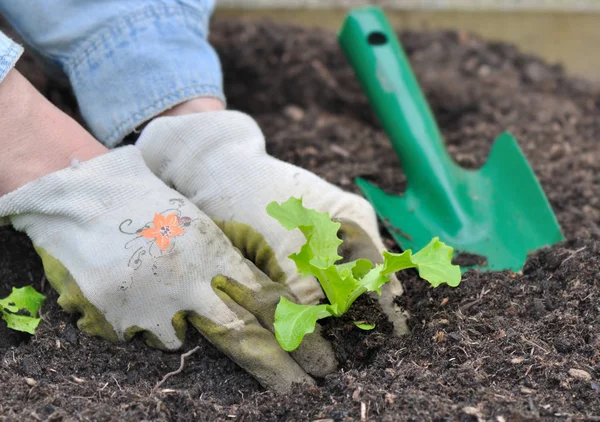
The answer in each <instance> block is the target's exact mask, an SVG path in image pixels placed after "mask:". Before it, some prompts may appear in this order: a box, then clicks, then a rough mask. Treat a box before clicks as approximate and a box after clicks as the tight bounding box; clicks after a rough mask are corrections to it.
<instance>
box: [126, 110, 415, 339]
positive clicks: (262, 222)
mask: <svg viewBox="0 0 600 422" xmlns="http://www.w3.org/2000/svg"><path fill="white" fill-rule="evenodd" d="M137 146H138V147H139V148H140V149H141V151H142V155H143V157H144V160H145V161H146V163H147V164H148V166H149V167H150V169H151V170H153V171H154V172H155V173H156V174H157V175H158V176H159V177H160V178H161V179H162V180H163V181H165V182H166V183H167V184H170V185H171V186H173V187H174V188H175V189H176V190H178V191H179V192H181V193H182V194H183V195H185V196H186V197H188V198H189V199H190V200H191V201H192V202H193V203H194V204H196V205H197V206H198V207H199V208H200V209H202V210H203V211H204V212H205V213H207V214H208V215H209V216H210V217H212V218H213V219H214V220H215V221H224V222H227V223H228V224H233V223H232V222H238V223H243V224H246V225H248V226H250V227H252V228H253V229H254V230H255V231H256V232H257V233H260V234H261V235H262V236H263V237H264V239H265V240H266V242H267V244H269V245H270V246H271V247H272V248H273V250H274V253H275V257H276V261H277V263H278V264H279V266H278V268H281V269H282V270H283V273H284V274H283V278H284V279H285V283H286V284H287V285H288V286H289V287H290V288H291V290H292V292H293V293H294V294H295V295H296V296H297V297H298V299H299V300H300V302H301V303H304V304H314V303H316V302H318V301H319V299H321V298H322V297H323V292H322V290H321V288H320V286H319V285H318V282H317V281H316V279H315V278H313V277H306V278H302V277H301V276H300V275H299V274H297V270H296V267H295V264H294V262H293V261H292V260H291V259H288V256H289V255H290V254H292V253H294V252H297V251H299V250H300V248H301V246H302V245H303V244H304V243H305V239H304V237H303V235H302V234H301V233H300V231H299V230H296V231H293V232H288V231H287V230H286V229H284V228H283V227H281V225H280V224H279V223H278V222H277V221H275V220H274V219H272V218H271V217H270V216H268V215H267V213H266V207H267V205H268V204H269V203H270V202H272V201H277V202H283V201H285V200H287V199H288V198H289V197H291V196H294V197H301V198H302V199H303V203H304V205H305V206H306V207H307V208H314V209H316V210H318V211H320V212H328V213H329V214H330V216H331V218H332V219H333V220H336V221H338V222H340V223H341V229H340V237H341V238H342V239H343V240H344V243H343V247H344V250H342V251H341V253H340V255H342V256H343V257H344V258H345V259H347V260H354V259H358V258H368V259H370V260H372V261H374V262H381V261H382V256H381V252H382V251H383V250H384V245H383V243H382V241H381V238H380V236H379V231H378V226H377V219H376V216H375V212H374V210H373V208H372V207H371V205H370V204H369V203H368V202H367V201H366V200H365V199H363V198H361V197H359V196H357V195H354V194H352V193H348V192H345V191H343V190H342V189H340V188H338V187H337V186H334V185H332V184H330V183H328V182H326V181H325V180H323V179H321V178H319V177H318V176H316V175H315V174H313V173H310V172H308V171H306V170H304V169H302V168H299V167H296V166H294V165H291V164H289V163H286V162H283V161H280V160H277V159H275V158H273V157H271V156H269V155H268V154H267V153H266V150H265V139H264V136H263V134H262V132H261V130H260V128H259V127H258V125H257V124H256V122H255V121H254V120H253V119H252V118H251V117H250V116H248V115H246V114H243V113H240V112H236V111H214V112H205V113H198V114H191V115H184V116H177V117H162V118H157V119H155V120H154V121H152V122H151V123H150V124H149V125H148V126H147V127H146V128H145V129H144V131H143V132H142V134H141V136H140V138H139V139H138V141H137ZM234 232H235V231H234ZM226 233H227V231H226ZM243 237H244V236H243V234H238V236H237V241H238V243H243V242H246V243H247V244H249V245H251V244H252V241H251V240H249V239H244V238H243ZM235 243H236V240H234V244H235ZM245 252H246V253H248V252H249V253H250V255H253V254H252V250H251V248H246V249H245ZM261 270H263V271H265V272H266V273H267V274H268V275H270V276H271V278H275V277H276V275H275V274H274V271H273V270H272V269H269V268H265V267H264V266H261ZM382 290H383V295H382V296H381V297H379V300H380V303H381V305H382V308H383V310H384V311H385V312H386V314H387V315H388V316H389V317H390V319H391V320H392V322H394V327H395V329H396V332H397V333H405V332H406V331H407V328H406V322H405V316H404V314H403V313H401V312H400V310H399V309H397V308H396V307H395V306H394V303H393V299H394V296H395V295H399V294H401V293H402V289H401V286H400V283H399V282H398V280H396V279H394V280H392V282H390V283H387V284H386V285H385V286H384V288H383V289H382Z"/></svg>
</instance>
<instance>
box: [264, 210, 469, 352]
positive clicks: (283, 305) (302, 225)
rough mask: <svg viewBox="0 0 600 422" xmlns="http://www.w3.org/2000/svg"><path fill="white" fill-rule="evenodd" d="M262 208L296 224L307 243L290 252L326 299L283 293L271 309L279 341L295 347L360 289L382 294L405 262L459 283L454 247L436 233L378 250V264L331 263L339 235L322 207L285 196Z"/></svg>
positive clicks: (430, 277) (437, 279) (434, 278)
mask: <svg viewBox="0 0 600 422" xmlns="http://www.w3.org/2000/svg"><path fill="white" fill-rule="evenodd" d="M267 213H268V214H269V215H270V216H271V217H273V218H275V219H276V220H277V221H279V223H280V224H281V225H282V226H283V227H285V228H286V229H288V230H293V229H300V231H301V232H302V234H304V237H306V243H305V244H304V246H302V248H301V249H300V251H299V252H297V253H294V254H292V255H290V256H289V258H290V259H292V260H293V261H294V262H295V263H296V268H297V269H298V273H299V274H301V275H302V276H303V277H306V276H310V275H312V276H314V277H315V278H316V279H317V280H318V281H319V284H320V285H321V287H322V288H323V291H324V292H325V295H326V296H327V299H328V301H329V304H321V305H298V304H296V303H293V302H290V301H289V300H287V299H285V298H284V297H282V298H281V299H280V301H279V304H278V305H277V308H276V310H275V324H274V325H275V337H276V338H277V341H278V342H279V344H280V345H281V347H282V348H283V349H284V350H286V351H288V352H290V351H292V350H295V349H296V348H297V347H298V346H299V345H300V343H301V342H302V339H303V338H304V336H305V335H306V334H309V333H312V332H313V331H314V330H315V325H316V323H317V321H318V320H319V319H322V318H327V317H331V316H334V317H339V316H341V315H343V314H344V313H345V312H346V311H348V309H349V308H350V306H351V305H352V303H354V301H355V300H356V299H357V298H358V297H360V295H362V294H363V293H365V292H373V291H374V292H377V293H378V294H380V295H381V286H383V285H384V284H385V283H387V282H388V281H390V279H391V278H390V276H391V275H392V274H393V273H395V272H397V271H401V270H404V269H407V268H416V269H417V271H418V272H419V276H420V277H421V278H423V279H425V280H427V281H429V283H431V285H432V286H434V287H437V286H439V285H440V284H442V283H446V284H448V285H450V286H452V287H456V286H458V284H459V283H460V280H461V272H460V267H459V266H457V265H452V263H451V261H452V252H453V249H452V248H451V247H449V246H447V245H445V244H444V243H443V242H440V240H439V239H438V238H437V237H436V238H434V239H433V240H432V241H431V242H430V243H429V244H428V245H427V246H425V247H424V248H423V249H421V250H420V251H419V252H417V253H415V254H413V253H412V252H411V251H410V250H406V251H404V252H403V253H401V254H395V253H390V252H387V251H385V252H383V264H377V265H373V263H372V262H371V261H369V260H368V259H358V260H356V261H351V262H345V263H342V264H336V262H338V261H340V260H341V259H342V257H341V256H339V255H338V247H339V246H340V245H341V244H342V240H341V239H340V238H338V236H337V233H338V230H339V228H340V223H335V222H333V221H332V220H331V218H330V217H329V215H328V214H327V213H320V212H317V211H315V210H312V209H307V208H304V206H303V205H302V200H301V199H298V198H290V199H288V200H287V201H285V202H283V203H281V204H279V203H277V202H272V203H270V204H269V205H268V206H267ZM355 325H356V326H357V327H359V328H361V329H365V330H370V329H373V328H375V326H374V325H371V324H368V323H366V322H365V321H357V322H355Z"/></svg>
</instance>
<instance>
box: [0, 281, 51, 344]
mask: <svg viewBox="0 0 600 422" xmlns="http://www.w3.org/2000/svg"><path fill="white" fill-rule="evenodd" d="M45 299H46V297H45V296H44V295H43V294H41V293H38V292H37V291H36V290H35V289H34V288H33V287H31V286H26V287H22V288H19V289H18V288H16V287H13V289H12V293H11V294H10V295H9V296H8V297H6V298H4V299H0V314H1V316H2V319H3V320H4V321H6V325H7V326H8V328H10V329H13V330H16V331H24V332H26V333H29V334H35V330H36V329H37V326H38V325H39V323H40V318H36V315H37V312H38V310H39V309H40V306H42V303H43V302H44V300H45Z"/></svg>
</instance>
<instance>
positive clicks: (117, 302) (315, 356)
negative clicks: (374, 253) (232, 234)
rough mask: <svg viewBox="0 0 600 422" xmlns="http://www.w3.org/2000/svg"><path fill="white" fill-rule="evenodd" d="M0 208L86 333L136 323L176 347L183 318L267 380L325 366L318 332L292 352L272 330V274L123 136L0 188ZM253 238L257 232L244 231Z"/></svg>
mask: <svg viewBox="0 0 600 422" xmlns="http://www.w3.org/2000/svg"><path fill="white" fill-rule="evenodd" d="M0 216H9V217H10V220H11V222H12V224H13V226H14V227H15V228H16V229H17V230H20V231H24V232H26V233H27V234H28V235H29V237H30V238H31V240H32V241H33V243H34V245H35V247H36V250H37V251H38V253H39V255H40V257H41V258H42V261H43V264H44V270H45V273H46V276H47V278H48V280H49V281H50V283H51V284H52V286H53V287H54V288H55V289H56V290H57V291H58V293H59V295H60V297H59V299H58V303H59V304H60V306H61V307H62V308H63V309H65V310H66V311H67V312H77V313H80V314H81V315H82V316H81V318H80V319H79V321H78V326H79V328H80V329H81V330H83V331H84V332H86V333H88V334H91V335H96V336H100V337H103V338H106V339H108V340H111V341H115V342H116V341H126V340H129V339H131V338H132V337H133V336H134V335H135V334H136V333H142V335H143V336H144V337H145V339H146V342H147V343H148V344H149V345H150V346H153V347H158V348H161V349H168V350H174V349H177V348H179V347H180V346H181V345H182V344H183V341H184V337H185V331H186V326H187V322H188V321H189V322H190V323H191V324H192V325H193V326H194V327H196V328H197V329H198V330H199V331H200V332H201V333H202V334H203V335H204V336H205V337H206V338H207V339H208V340H209V341H210V342H211V343H213V344H214V345H215V346H216V347H217V348H219V349H220V350H221V351H223V352H224V353H225V354H226V355H228V356H229V357H230V358H231V359H232V360H234V361H235V362H236V363H238V364H239V365H240V366H241V367H242V368H244V369H246V370H247V371H248V372H250V373H251V374H252V375H253V376H254V377H255V378H256V379H257V380H258V381H259V382H261V383H262V384H263V385H265V386H267V387H271V388H273V389H276V390H277V391H288V390H289V389H290V387H291V385H292V383H293V382H308V383H312V382H313V380H312V378H311V377H310V376H309V375H308V373H310V374H312V375H315V376H323V375H325V374H327V373H329V372H331V371H333V370H335V367H336V362H335V358H334V355H333V352H332V350H331V347H330V345H329V343H327V342H326V341H325V340H324V339H323V338H322V337H321V336H320V335H319V334H318V333H314V334H313V335H312V336H310V339H309V341H308V344H307V345H306V347H304V348H303V349H298V350H297V351H296V352H295V353H293V354H288V353H286V352H284V351H283V350H282V349H281V348H280V347H279V344H278V343H277V341H276V340H275V337H274V335H273V334H272V331H273V314H274V311H275V307H276V305H277V303H278V301H279V298H280V296H285V297H288V298H289V299H290V300H292V301H297V299H296V298H295V296H294V295H293V294H292V293H291V292H290V291H289V289H287V288H286V287H285V286H284V285H283V284H279V283H276V282H274V281H272V280H270V279H269V278H268V277H267V276H266V275H265V274H263V273H262V272H260V271H259V270H258V269H257V268H256V267H255V266H254V265H253V264H252V263H251V262H250V261H248V260H247V259H245V258H244V257H243V256H242V255H241V254H240V252H239V251H238V250H237V249H235V248H234V247H232V245H231V242H230V241H229V239H228V238H227V237H226V236H225V235H224V234H223V232H222V231H221V230H220V229H219V228H218V227H217V226H216V225H215V224H214V223H213V221H212V220H211V219H210V218H209V217H208V216H206V215H205V214H204V213H202V212H201V211H200V210H199V209H198V208H197V207H196V206H195V205H193V204H192V203H191V202H190V201H188V200H187V199H186V198H184V197H182V196H181V194H179V193H178V192H175V191H173V190H172V189H170V188H169V187H167V186H166V185H165V184H164V183H163V182H161V181H160V180H159V179H158V178H157V177H156V176H155V175H153V174H152V173H151V171H150V170H149V169H148V168H147V167H146V165H145V163H144V162H143V160H142V157H141V154H140V152H139V150H138V149H137V148H135V147H133V146H130V147H124V148H120V149H117V150H114V151H112V152H109V153H106V154H104V155H101V156H99V157H97V158H94V159H92V160H89V161H86V162H83V163H79V164H75V165H74V166H71V167H69V168H66V169H63V170H60V171H57V172H54V173H51V174H49V175H47V176H44V177H41V178H39V179H37V180H35V181H33V182H30V183H28V184H26V185H24V186H22V187H21V188H19V189H17V190H14V191H12V192H10V193H8V194H7V195H4V196H2V197H0ZM253 238H254V239H255V240H256V245H255V246H256V247H257V248H258V249H259V250H260V249H265V248H266V246H265V245H264V241H262V243H263V245H262V246H261V240H260V239H259V238H258V237H256V236H254V237H253Z"/></svg>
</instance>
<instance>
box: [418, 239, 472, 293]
mask: <svg viewBox="0 0 600 422" xmlns="http://www.w3.org/2000/svg"><path fill="white" fill-rule="evenodd" d="M452 252H454V249H452V248H451V247H450V246H448V245H446V244H445V243H444V242H441V241H440V240H439V239H438V238H437V237H434V238H433V239H432V240H431V242H429V244H428V245H427V246H425V247H424V248H423V249H421V250H420V251H419V252H417V253H416V254H414V255H413V256H412V258H411V259H412V262H414V263H415V266H416V267H417V270H418V271H419V277H421V278H422V279H425V280H427V281H429V283H431V285H432V286H433V287H438V286H439V285H440V284H443V283H446V284H447V285H449V286H452V287H456V286H458V285H459V284H460V280H461V273H460V267H459V266H458V265H452Z"/></svg>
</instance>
